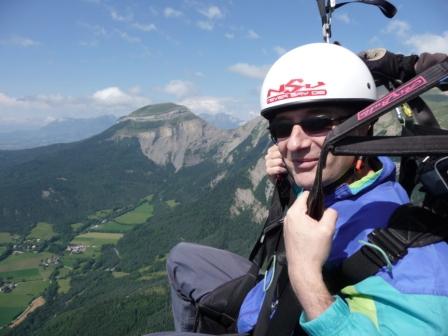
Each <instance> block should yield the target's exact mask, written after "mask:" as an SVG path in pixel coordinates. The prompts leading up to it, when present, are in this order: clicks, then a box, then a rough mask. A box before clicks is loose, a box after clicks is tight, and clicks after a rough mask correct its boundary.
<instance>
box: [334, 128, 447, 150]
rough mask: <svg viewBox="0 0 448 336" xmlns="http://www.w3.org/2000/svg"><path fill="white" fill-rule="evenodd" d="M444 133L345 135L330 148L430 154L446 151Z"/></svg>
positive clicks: (445, 136)
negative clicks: (374, 135)
mask: <svg viewBox="0 0 448 336" xmlns="http://www.w3.org/2000/svg"><path fill="white" fill-rule="evenodd" d="M447 135H448V132H447V134H446V135H421V136H388V137H373V138H372V137H346V138H345V139H343V140H341V141H340V142H339V143H338V145H337V147H335V148H334V149H333V150H332V153H334V154H336V155H391V156H406V155H424V156H426V155H431V154H439V155H440V154H446V153H447V152H448V137H447Z"/></svg>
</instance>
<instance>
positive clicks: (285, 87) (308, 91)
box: [267, 78, 327, 104]
mask: <svg viewBox="0 0 448 336" xmlns="http://www.w3.org/2000/svg"><path fill="white" fill-rule="evenodd" d="M324 87H325V83H324V82H321V81H318V82H317V83H305V81H304V80H303V79H302V78H297V79H291V80H290V81H289V82H288V83H286V84H282V85H280V87H279V88H278V89H269V90H268V94H267V103H268V104H270V103H274V102H277V101H280V100H284V99H290V98H297V97H310V96H325V95H326V94H327V90H326V89H324Z"/></svg>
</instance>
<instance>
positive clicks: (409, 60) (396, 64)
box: [358, 48, 418, 82]
mask: <svg viewBox="0 0 448 336" xmlns="http://www.w3.org/2000/svg"><path fill="white" fill-rule="evenodd" d="M358 55H359V57H361V59H362V60H363V61H364V63H366V65H367V67H368V68H369V70H370V72H371V73H372V75H373V77H374V78H375V81H379V82H381V81H383V80H397V79H400V80H401V81H402V82H406V81H407V80H409V79H411V78H412V77H414V76H415V63H416V62H417V61H418V56H417V55H410V56H404V55H401V54H394V53H392V52H390V51H387V50H386V49H383V48H376V49H368V50H366V51H362V52H360V53H359V54H358Z"/></svg>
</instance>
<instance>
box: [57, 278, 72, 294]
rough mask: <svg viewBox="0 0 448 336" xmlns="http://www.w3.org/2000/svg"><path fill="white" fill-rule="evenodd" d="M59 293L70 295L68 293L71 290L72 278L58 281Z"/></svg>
mask: <svg viewBox="0 0 448 336" xmlns="http://www.w3.org/2000/svg"><path fill="white" fill-rule="evenodd" d="M58 286H59V288H58V293H59V294H64V293H68V291H69V290H70V278H67V279H58Z"/></svg>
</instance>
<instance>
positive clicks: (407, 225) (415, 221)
mask: <svg viewBox="0 0 448 336" xmlns="http://www.w3.org/2000/svg"><path fill="white" fill-rule="evenodd" d="M447 237H448V226H447V225H446V224H445V221H444V220H443V219H442V218H441V217H440V216H437V215H436V214H434V213H432V212H431V211H429V210H426V209H424V208H421V207H416V206H412V205H409V204H407V205H403V206H401V207H399V208H398V209H397V210H396V211H395V212H394V213H393V215H392V216H391V218H390V220H389V225H388V227H386V228H380V229H375V230H374V231H372V232H371V233H370V234H369V235H368V241H369V243H372V244H374V245H375V246H377V247H379V248H381V250H383V251H384V252H385V253H386V255H387V257H388V259H389V261H390V262H391V263H392V264H396V263H397V262H398V261H399V260H400V259H401V258H403V257H404V256H405V255H406V254H407V252H408V249H409V248H411V247H422V246H426V245H430V244H433V243H437V242H440V241H443V240H445V239H446V238H447ZM385 266H387V261H386V259H385V258H384V256H383V255H382V253H381V252H379V251H378V250H377V249H376V248H373V247H371V246H368V245H364V246H363V247H362V248H361V249H360V250H358V251H357V252H356V253H354V254H353V255H352V256H351V257H350V258H347V259H345V260H344V261H343V262H342V265H341V268H340V269H337V270H336V271H333V272H330V273H329V274H327V276H331V278H333V279H337V282H336V283H335V284H334V286H335V287H338V288H339V289H342V288H344V287H345V286H348V285H352V284H355V283H358V282H360V281H362V280H364V279H366V278H367V277H369V276H372V275H374V274H376V273H377V272H378V271H379V270H380V269H381V268H383V267H385Z"/></svg>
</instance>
